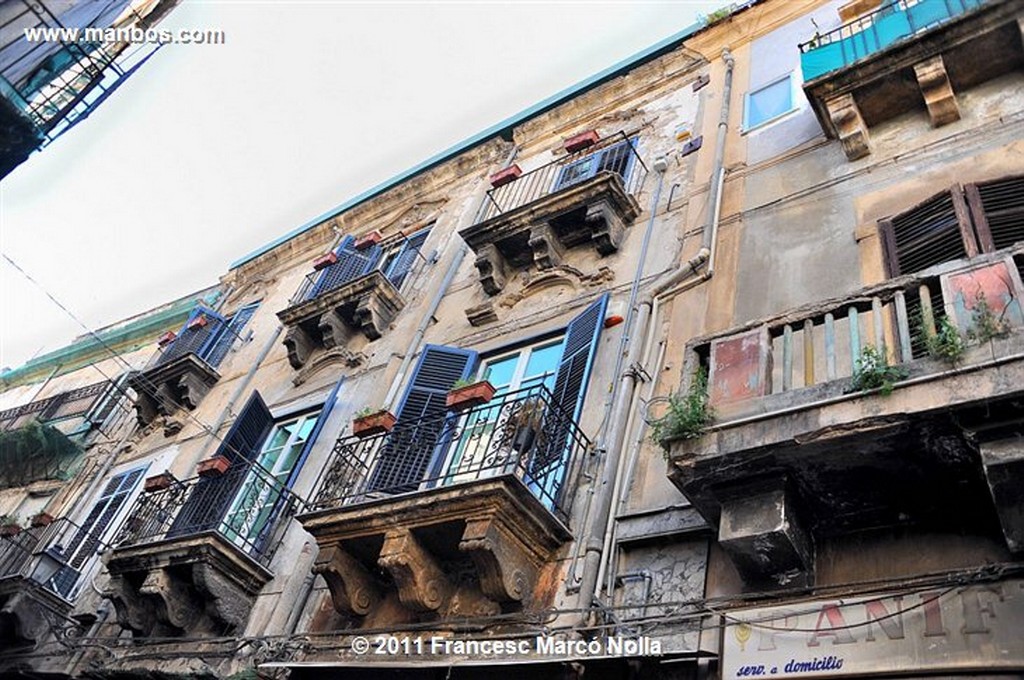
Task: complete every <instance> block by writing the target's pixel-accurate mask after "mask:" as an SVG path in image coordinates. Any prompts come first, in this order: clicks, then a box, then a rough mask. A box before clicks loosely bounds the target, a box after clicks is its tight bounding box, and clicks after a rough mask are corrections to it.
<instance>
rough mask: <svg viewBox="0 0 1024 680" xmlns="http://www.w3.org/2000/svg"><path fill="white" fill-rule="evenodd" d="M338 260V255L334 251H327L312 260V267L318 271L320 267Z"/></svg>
mask: <svg viewBox="0 0 1024 680" xmlns="http://www.w3.org/2000/svg"><path fill="white" fill-rule="evenodd" d="M337 261H338V256H337V255H335V254H334V253H327V254H326V255H321V256H320V257H318V258H316V259H315V260H313V269H315V270H316V271H320V270H321V269H327V268H328V267H330V266H331V265H332V264H334V263H335V262H337Z"/></svg>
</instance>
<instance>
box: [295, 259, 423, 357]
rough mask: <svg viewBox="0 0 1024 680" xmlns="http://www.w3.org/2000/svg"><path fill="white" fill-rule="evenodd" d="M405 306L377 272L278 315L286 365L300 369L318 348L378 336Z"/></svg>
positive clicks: (382, 275) (397, 294)
mask: <svg viewBox="0 0 1024 680" xmlns="http://www.w3.org/2000/svg"><path fill="white" fill-rule="evenodd" d="M404 305H405V301H404V300H403V299H402V296H401V295H399V293H398V291H397V290H395V287H394V286H393V285H392V284H391V282H390V281H388V279H387V277H385V276H384V274H382V273H381V272H379V271H375V272H371V273H370V274H367V275H366V276H361V277H359V278H358V279H355V280H353V281H349V282H348V283H346V284H344V285H342V286H339V287H337V288H334V289H333V290H329V291H326V292H324V293H321V294H320V295H318V296H317V297H315V298H313V299H312V300H304V301H302V302H299V303H297V304H294V305H292V306H291V307H289V308H287V309H285V310H283V311H280V312H278V313H277V317H278V318H279V319H280V320H281V323H283V324H284V325H285V326H287V327H288V333H287V334H286V335H285V338H284V346H285V347H286V348H287V350H288V362H289V363H290V364H291V365H292V367H293V368H295V369H296V370H298V369H301V368H302V367H303V366H304V365H305V364H306V362H307V361H309V359H310V356H311V355H312V354H313V353H314V351H315V350H316V349H317V348H318V347H322V348H324V349H327V350H331V349H334V348H338V347H344V346H346V345H347V344H348V342H349V341H350V340H351V338H352V334H353V333H356V332H358V333H362V334H363V335H364V336H366V338H367V339H369V340H376V339H378V338H380V337H381V335H382V334H383V333H384V331H385V330H386V329H387V327H388V325H389V324H390V323H391V321H392V320H393V319H394V318H395V315H396V314H398V312H399V311H400V310H401V309H402V307H403V306H404Z"/></svg>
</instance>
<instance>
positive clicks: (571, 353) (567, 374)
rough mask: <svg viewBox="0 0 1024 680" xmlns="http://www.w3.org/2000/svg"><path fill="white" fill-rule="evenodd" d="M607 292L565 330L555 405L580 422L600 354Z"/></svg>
mask: <svg viewBox="0 0 1024 680" xmlns="http://www.w3.org/2000/svg"><path fill="white" fill-rule="evenodd" d="M607 306H608V293H605V294H604V295H602V296H601V297H600V299H598V300H597V302H595V303H593V304H592V305H590V306H589V307H587V308H586V309H585V310H583V313H582V314H580V315H579V316H577V317H576V318H575V319H573V320H572V321H570V322H569V325H568V326H567V327H566V329H565V341H564V342H563V344H562V360H561V361H560V362H559V364H558V373H557V374H556V375H555V389H554V396H555V402H556V403H557V404H558V405H559V406H561V407H562V408H563V409H565V411H566V413H568V414H570V415H571V416H572V419H573V420H574V421H575V420H579V417H580V412H581V411H582V410H583V397H584V395H585V393H586V389H587V381H588V380H589V379H590V366H591V364H592V363H593V362H594V354H596V352H597V340H598V338H599V337H600V335H601V328H602V326H603V325H604V315H605V309H606V308H607Z"/></svg>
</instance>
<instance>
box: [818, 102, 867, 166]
mask: <svg viewBox="0 0 1024 680" xmlns="http://www.w3.org/2000/svg"><path fill="white" fill-rule="evenodd" d="M825 106H826V107H827V108H828V114H829V117H830V118H831V119H832V124H833V125H834V126H835V129H836V134H837V135H838V136H839V141H840V142H841V143H842V145H843V151H844V152H846V158H847V159H849V160H851V161H855V160H857V159H858V158H863V157H864V156H867V155H868V154H869V153H871V146H870V139H869V138H868V126H867V125H866V124H865V123H864V118H863V117H861V115H860V109H859V108H857V102H856V101H855V100H854V98H853V95H852V94H844V95H840V96H838V97H835V98H834V99H830V100H828V101H827V102H825Z"/></svg>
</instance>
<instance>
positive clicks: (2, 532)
mask: <svg viewBox="0 0 1024 680" xmlns="http://www.w3.org/2000/svg"><path fill="white" fill-rule="evenodd" d="M20 533H21V525H20V524H17V523H15V522H12V523H10V524H0V536H7V537H10V536H17V535H18V534H20Z"/></svg>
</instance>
